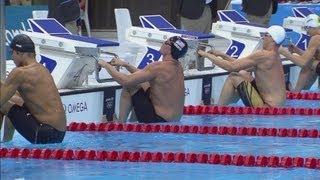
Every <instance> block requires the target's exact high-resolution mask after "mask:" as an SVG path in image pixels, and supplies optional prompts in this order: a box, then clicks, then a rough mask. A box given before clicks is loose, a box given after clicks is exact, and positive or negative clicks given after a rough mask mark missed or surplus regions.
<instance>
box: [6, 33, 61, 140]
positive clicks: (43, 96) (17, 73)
mask: <svg viewBox="0 0 320 180" xmlns="http://www.w3.org/2000/svg"><path fill="white" fill-rule="evenodd" d="M10 48H11V49H12V58H13V61H14V63H15V65H16V68H14V69H13V70H12V71H11V72H10V74H9V75H8V77H7V78H6V80H5V82H4V83H1V84H0V107H1V108H0V111H1V113H2V114H4V115H6V116H7V118H9V119H10V122H11V123H12V125H13V126H14V128H15V129H16V130H17V131H18V132H19V133H20V134H21V135H22V136H23V137H24V138H25V139H27V140H28V141H29V142H31V143H34V144H46V143H61V142H62V140H63V138H64V136H65V131H66V115H65V112H64V109H63V106H62V102H61V98H60V95H59V92H58V89H57V87H56V86H55V83H54V81H53V78H52V76H51V75H50V73H49V71H48V70H47V69H46V68H45V67H44V66H43V65H41V64H39V63H38V62H37V61H36V60H35V47H34V43H33V41H32V40H31V39H30V38H29V37H28V36H27V35H24V34H20V35H17V36H15V37H14V38H13V40H12V42H11V44H10ZM17 91H18V93H16V92H17ZM19 96H21V98H22V100H23V101H21V100H20V103H16V102H17V101H18V100H17V99H19ZM22 103H23V104H22ZM0 120H1V122H0V123H1V124H2V117H0Z"/></svg>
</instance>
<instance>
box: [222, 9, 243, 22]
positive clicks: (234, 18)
mask: <svg viewBox="0 0 320 180" xmlns="http://www.w3.org/2000/svg"><path fill="white" fill-rule="evenodd" d="M223 13H224V14H225V15H226V16H228V17H229V18H230V19H231V20H232V21H234V22H248V21H247V20H246V19H245V18H244V17H242V16H241V15H240V14H239V13H238V12H237V11H224V12H223Z"/></svg>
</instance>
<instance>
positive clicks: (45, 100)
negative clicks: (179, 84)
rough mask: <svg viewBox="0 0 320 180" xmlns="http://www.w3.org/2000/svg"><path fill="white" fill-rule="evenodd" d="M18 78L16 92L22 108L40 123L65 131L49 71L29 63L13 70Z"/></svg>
mask: <svg viewBox="0 0 320 180" xmlns="http://www.w3.org/2000/svg"><path fill="white" fill-rule="evenodd" d="M14 71H17V73H15V74H16V75H17V76H18V77H17V78H18V81H19V82H20V83H19V86H18V89H17V90H18V91H19V93H20V95H21V97H22V98H23V100H24V106H26V107H27V109H28V110H29V111H30V113H31V114H32V115H33V116H34V117H35V118H36V119H37V120H38V121H39V122H41V123H45V124H48V125H51V126H52V127H54V128H56V129H57V130H60V131H65V129H66V116H65V112H64V109H63V106H62V102H61V98H60V95H59V92H58V89H57V87H56V85H55V83H54V80H53V78H52V76H51V75H50V73H49V71H48V70H47V69H46V68H45V67H44V66H43V65H41V64H39V63H37V62H36V61H35V62H34V63H31V64H29V65H27V66H23V67H17V68H15V69H14Z"/></svg>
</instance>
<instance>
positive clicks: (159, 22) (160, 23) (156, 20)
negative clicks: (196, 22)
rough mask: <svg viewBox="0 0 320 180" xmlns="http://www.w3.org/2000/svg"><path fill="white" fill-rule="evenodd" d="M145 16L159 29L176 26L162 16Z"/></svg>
mask: <svg viewBox="0 0 320 180" xmlns="http://www.w3.org/2000/svg"><path fill="white" fill-rule="evenodd" d="M145 18H146V19H147V20H148V21H149V22H150V23H151V24H152V25H154V26H155V27H157V28H158V29H175V27H174V26H173V25H172V24H170V23H169V22H168V21H167V20H166V19H164V18H163V17H162V16H160V15H159V16H145Z"/></svg>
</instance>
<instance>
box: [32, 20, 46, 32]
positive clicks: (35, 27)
mask: <svg viewBox="0 0 320 180" xmlns="http://www.w3.org/2000/svg"><path fill="white" fill-rule="evenodd" d="M30 24H31V27H32V30H33V32H38V33H44V32H43V31H42V30H40V29H39V28H38V27H37V26H36V25H35V24H33V22H30Z"/></svg>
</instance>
